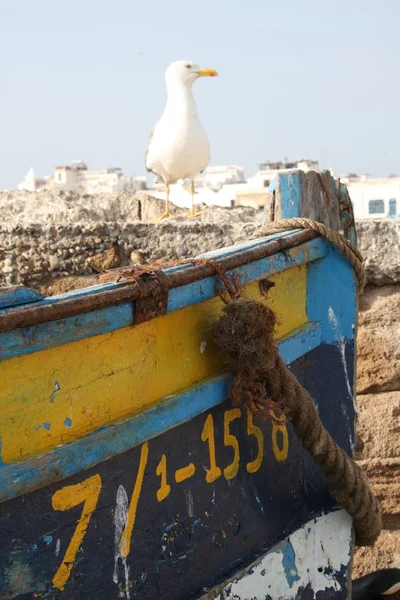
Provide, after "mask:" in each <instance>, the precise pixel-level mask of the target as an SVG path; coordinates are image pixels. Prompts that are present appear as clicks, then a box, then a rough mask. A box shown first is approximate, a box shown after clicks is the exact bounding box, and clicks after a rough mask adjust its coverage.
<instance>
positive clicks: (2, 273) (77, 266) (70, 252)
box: [0, 209, 255, 286]
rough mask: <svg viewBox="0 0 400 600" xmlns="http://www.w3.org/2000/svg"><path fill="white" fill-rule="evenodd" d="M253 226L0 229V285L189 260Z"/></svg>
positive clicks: (235, 238)
mask: <svg viewBox="0 0 400 600" xmlns="http://www.w3.org/2000/svg"><path fill="white" fill-rule="evenodd" d="M250 210H251V209H250ZM254 228H255V226H254V223H244V222H242V221H240V222H239V223H233V224H232V223H221V224H220V225H218V224H216V223H204V222H200V221H199V222H196V221H193V220H191V221H185V222H176V221H170V222H169V221H164V222H161V223H159V224H153V223H143V222H133V223H127V224H124V225H119V224H118V223H97V224H96V223H90V224H89V225H66V226H64V225H57V226H56V225H47V226H44V227H43V226H27V227H24V228H22V227H15V228H12V229H11V230H8V229H7V228H6V227H4V226H3V227H1V226H0V285H10V284H21V283H22V284H24V285H27V286H29V285H35V283H40V282H41V281H43V280H46V279H48V278H49V277H53V278H57V277H60V276H68V275H75V276H76V275H90V274H92V273H96V272H100V271H102V270H105V269H110V268H113V267H118V266H123V265H129V264H134V263H136V262H138V256H139V257H142V259H143V260H144V261H146V262H147V261H149V262H151V261H160V260H165V261H171V260H177V259H181V258H189V257H191V256H195V255H197V254H200V253H202V252H206V251H207V250H212V249H216V248H220V247H223V246H228V245H230V244H233V243H234V241H241V240H245V239H247V238H248V237H249V235H250V233H251V232H252V231H253V230H254ZM138 251H139V253H140V254H138Z"/></svg>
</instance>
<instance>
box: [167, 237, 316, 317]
mask: <svg viewBox="0 0 400 600" xmlns="http://www.w3.org/2000/svg"><path fill="white" fill-rule="evenodd" d="M326 252H327V244H326V242H325V240H322V239H321V238H317V239H315V240H311V242H307V243H306V244H301V245H299V246H298V247H297V248H296V249H293V248H291V249H289V250H287V251H286V252H278V253H276V254H274V255H272V256H269V257H267V258H263V259H260V260H256V261H254V262H252V263H249V264H247V265H244V266H243V267H240V268H239V269H232V270H231V271H228V272H227V273H228V276H230V277H231V276H232V275H233V274H235V275H238V276H239V278H240V282H241V285H245V284H247V283H251V282H252V281H255V280H257V279H260V278H262V277H269V276H271V275H274V274H275V273H281V272H282V271H286V270H287V269H289V268H291V267H294V266H298V265H302V264H306V263H309V262H311V261H314V260H317V259H319V258H322V257H323V256H325V253H326ZM216 281H217V278H216V277H207V278H206V279H202V280H201V281H195V282H194V283H191V284H189V285H184V286H181V287H179V288H174V289H172V290H170V291H169V297H168V312H174V311H175V310H179V309H180V308H184V307H186V306H191V305H193V304H197V303H198V302H202V301H203V300H208V299H210V298H213V297H214V296H215V283H216Z"/></svg>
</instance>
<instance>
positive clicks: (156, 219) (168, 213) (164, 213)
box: [154, 183, 171, 221]
mask: <svg viewBox="0 0 400 600" xmlns="http://www.w3.org/2000/svg"><path fill="white" fill-rule="evenodd" d="M170 216H171V213H170V212H169V185H168V183H166V184H165V210H164V212H163V214H162V215H159V216H158V217H156V218H155V219H154V220H155V221H160V220H161V219H167V218H168V217H170Z"/></svg>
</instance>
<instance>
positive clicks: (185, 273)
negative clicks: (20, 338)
mask: <svg viewBox="0 0 400 600" xmlns="http://www.w3.org/2000/svg"><path fill="white" fill-rule="evenodd" d="M317 237H320V236H319V234H318V233H316V232H314V231H312V230H309V229H308V230H303V229H302V230H297V231H294V232H289V233H287V234H285V235H282V236H280V237H274V239H266V241H264V242H262V243H259V244H258V245H256V246H253V247H251V248H246V249H242V250H241V249H240V246H238V252H235V253H234V254H229V255H228V256H222V257H221V258H218V259H217V260H218V263H219V264H220V265H221V267H222V268H223V269H224V270H226V271H230V270H232V269H235V268H239V267H241V266H243V265H246V264H248V263H251V262H254V261H256V260H260V259H262V258H266V257H268V256H272V255H273V254H276V253H278V252H282V251H285V250H288V249H290V248H293V247H295V246H297V245H299V244H302V243H304V242H308V241H311V240H313V239H315V238H317ZM255 243H257V241H256V240H255ZM208 254H213V253H207V254H205V255H202V256H207V255H208ZM199 258H200V257H199ZM194 260H195V259H194ZM179 267H182V268H179ZM164 274H165V284H166V286H167V288H168V290H171V289H174V288H178V287H182V286H184V285H187V284H190V283H194V282H196V281H200V280H202V279H205V278H207V277H210V276H212V275H215V268H214V267H213V265H212V264H211V263H206V264H198V265H195V264H194V265H193V266H192V264H191V263H190V262H189V261H188V262H187V263H186V264H182V265H177V266H176V267H174V268H172V269H171V270H169V269H167V270H165V271H164ZM159 291H160V283H159V281H158V280H157V279H152V278H148V279H146V280H144V281H143V284H142V285H141V286H140V287H139V286H138V285H137V284H136V283H135V282H121V284H119V285H118V286H117V287H116V288H114V289H111V290H105V291H96V292H95V293H92V294H87V295H83V296H78V297H72V298H65V299H62V300H57V301H55V302H53V303H43V301H41V302H40V305H39V306H38V305H37V304H39V302H38V303H36V302H33V303H30V304H28V305H26V304H25V305H23V306H22V307H15V308H13V309H11V310H9V311H7V312H1V311H0V333H3V332H6V331H11V330H13V329H20V328H23V327H29V326H31V325H38V324H41V323H46V322H49V321H57V320H58V319H62V318H65V317H73V316H77V315H79V314H83V313H88V312H92V311H95V310H99V309H102V308H107V307H111V306H113V305H118V304H121V303H122V302H129V301H131V302H133V301H135V300H138V299H139V297H140V298H146V297H150V296H153V295H157V294H158V293H159Z"/></svg>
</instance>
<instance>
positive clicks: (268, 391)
mask: <svg viewBox="0 0 400 600" xmlns="http://www.w3.org/2000/svg"><path fill="white" fill-rule="evenodd" d="M275 324H276V316H275V314H274V312H273V311H272V310H270V309H269V308H268V307H267V306H265V304H263V303H262V302H259V301H257V300H253V299H250V298H238V299H234V300H231V301H230V302H229V303H228V304H226V305H225V306H224V308H223V313H222V316H221V317H220V319H219V320H218V321H217V322H216V323H215V324H214V326H213V337H214V341H215V343H216V344H217V345H218V346H219V348H220V349H221V350H222V352H223V353H224V355H225V357H226V359H227V361H228V364H229V365H230V368H231V370H232V372H233V375H234V377H233V383H232V387H231V398H232V402H233V403H234V405H238V404H245V405H246V406H247V407H248V408H249V409H250V410H251V411H252V412H254V413H258V414H259V415H260V416H264V417H269V418H271V417H272V419H273V420H276V421H277V423H278V424H279V423H282V420H286V415H287V414H288V415H289V419H290V421H291V422H292V424H293V427H294V431H295V433H296V435H297V437H298V438H299V440H300V441H301V443H302V445H303V447H304V448H305V450H307V451H308V452H309V454H310V455H311V456H312V457H313V458H314V460H315V461H316V462H317V463H318V464H319V465H320V466H321V469H322V471H323V472H324V473H325V475H326V477H327V479H328V481H329V483H330V485H331V490H332V495H333V497H334V498H335V500H336V501H337V502H338V504H340V505H341V506H342V507H343V508H345V509H346V510H347V511H348V512H349V514H350V515H351V516H352V517H353V521H354V529H355V533H356V543H357V544H358V545H360V546H364V545H370V544H372V543H373V542H374V541H375V539H376V538H377V537H378V535H379V533H380V531H381V529H382V516H381V513H380V509H379V506H378V502H377V500H376V498H375V496H374V494H373V492H372V490H371V487H370V486H369V484H368V482H367V481H366V480H365V476H364V473H363V471H362V470H361V468H360V467H359V466H358V465H357V463H355V462H354V460H352V459H351V458H350V457H349V456H348V455H347V454H346V453H345V452H344V450H342V449H341V448H340V447H339V446H338V445H337V443H336V442H335V440H334V439H333V438H332V437H331V436H330V434H329V433H328V432H327V430H326V429H325V427H324V425H323V423H322V421H321V419H320V417H319V415H318V412H317V409H316V407H315V405H314V402H313V400H312V398H311V396H310V395H309V393H308V392H307V391H306V390H305V389H304V388H303V387H302V386H301V385H300V383H299V382H298V381H297V379H296V377H295V376H294V375H293V373H291V371H290V370H289V369H288V367H287V366H286V365H285V363H284V362H283V360H282V358H281V357H280V355H279V350H278V345H277V343H276V341H275V340H274V336H273V333H274V328H275Z"/></svg>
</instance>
